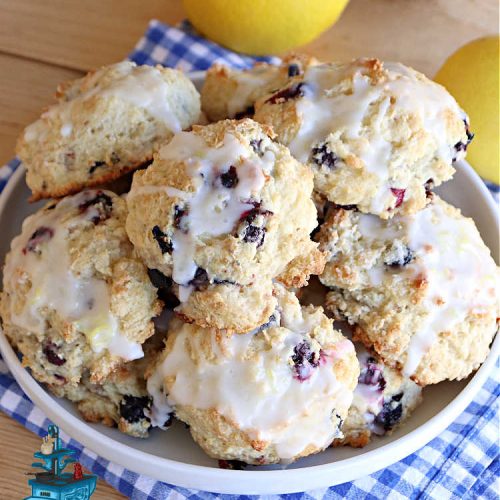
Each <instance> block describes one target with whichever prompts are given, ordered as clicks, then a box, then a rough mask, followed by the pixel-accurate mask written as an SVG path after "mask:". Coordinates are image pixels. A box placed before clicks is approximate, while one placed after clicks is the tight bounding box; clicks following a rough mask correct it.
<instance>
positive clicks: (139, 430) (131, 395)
mask: <svg viewBox="0 0 500 500" xmlns="http://www.w3.org/2000/svg"><path fill="white" fill-rule="evenodd" d="M163 337H164V335H158V334H157V335H155V336H154V337H151V338H150V339H148V340H147V341H146V342H145V343H144V344H143V349H144V353H145V355H144V357H143V358H140V359H138V360H135V361H130V362H128V363H124V364H122V365H120V366H119V367H118V368H117V369H116V370H115V371H113V372H112V373H110V374H109V375H107V376H106V377H105V378H104V379H103V380H101V381H100V382H93V381H92V380H91V376H90V373H89V371H87V370H84V371H83V372H82V375H81V377H80V380H79V382H78V384H71V383H65V379H64V376H63V375H60V374H59V373H58V371H59V370H58V368H57V366H60V367H62V366H63V365H62V364H60V361H57V360H58V359H59V360H60V359H61V358H60V355H58V354H57V351H56V350H55V349H54V351H53V352H52V353H50V346H47V344H42V343H40V342H39V341H38V340H37V338H36V337H34V336H24V337H22V338H20V339H19V342H18V349H19V351H20V352H21V353H25V354H24V355H23V364H24V365H25V366H28V367H30V369H31V374H32V375H33V377H34V378H35V379H36V380H38V381H39V382H43V383H44V384H45V386H46V387H47V388H48V389H49V390H50V391H51V392H52V393H53V394H55V395H56V396H58V397H65V398H67V399H69V400H70V401H73V402H74V403H76V406H77V408H78V411H79V412H80V413H81V415H82V416H83V418H84V419H85V420H86V421H87V422H92V423H102V424H104V425H107V426H109V427H118V429H119V430H120V431H121V432H123V433H125V434H129V435H131V436H134V437H141V438H145V437H147V436H148V431H149V429H150V428H151V420H150V418H149V410H150V407H151V398H150V396H149V395H148V392H147V390H146V380H145V378H144V374H145V370H146V368H147V366H148V365H149V364H150V363H151V361H152V359H154V357H155V356H156V355H157V349H161V345H162V342H161V340H162V338H163ZM47 355H48V356H49V358H50V360H51V361H52V362H54V361H56V366H54V367H52V368H53V369H51V370H47V368H46V366H47V360H46V358H47ZM61 373H64V370H61ZM166 423H167V424H168V423H169V422H166ZM164 426H165V425H164Z"/></svg>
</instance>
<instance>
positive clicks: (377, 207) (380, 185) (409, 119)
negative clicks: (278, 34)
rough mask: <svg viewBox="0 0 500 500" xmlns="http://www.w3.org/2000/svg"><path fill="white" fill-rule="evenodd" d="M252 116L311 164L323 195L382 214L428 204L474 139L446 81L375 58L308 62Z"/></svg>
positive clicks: (261, 102)
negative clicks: (432, 192) (434, 189)
mask: <svg viewBox="0 0 500 500" xmlns="http://www.w3.org/2000/svg"><path fill="white" fill-rule="evenodd" d="M255 119H256V120H257V121H259V122H261V123H264V124H267V125H271V126H272V127H273V129H274V131H275V132H276V134H277V137H278V140H279V141H280V142H281V143H282V144H285V145H286V146H288V147H289V148H290V152H291V153H292V155H293V156H294V157H295V158H297V159H298V160H299V161H301V162H309V164H310V165H311V166H312V168H313V171H314V175H315V189H316V190H317V191H318V192H319V193H320V194H321V195H323V196H325V197H326V198H328V200H330V201H331V202H334V203H336V204H338V205H348V206H351V205H355V206H356V207H357V209H358V210H360V211H362V212H365V213H372V214H376V215H378V216H379V217H382V218H384V219H387V218H390V217H392V216H394V215H395V214H396V213H401V214H411V213H414V212H416V211H418V210H420V209H422V208H423V207H424V206H425V205H426V203H427V201H428V198H427V192H428V191H429V190H430V189H431V188H432V187H433V186H437V185H439V184H441V183H442V182H444V181H446V180H448V179H450V178H451V176H452V175H453V172H454V168H453V167H452V162H453V161H455V160H457V159H460V158H463V157H464V155H465V151H466V149H467V145H468V143H469V141H470V140H471V139H472V134H471V133H470V131H469V128H468V127H469V125H468V121H467V117H466V115H465V114H464V112H463V111H462V110H461V109H460V108H459V106H458V105H457V103H456V101H455V100H454V99H453V97H452V96H451V95H450V94H449V93H448V92H447V91H446V90H445V89H444V88H443V87H441V86H440V85H438V84H437V83H434V82H432V81H430V80H428V79H427V78H426V77H425V76H424V75H422V74H421V73H418V72H417V71H415V70H413V69H411V68H408V67H406V66H404V65H402V64H399V63H382V62H381V61H379V60H377V59H357V60H354V61H352V62H349V63H344V64H338V63H332V64H320V65H315V66H311V67H309V68H308V69H307V70H306V71H305V73H304V74H303V75H298V76H296V77H295V78H293V79H291V80H290V81H289V82H287V83H286V85H285V86H283V87H282V88H281V89H279V90H278V91H277V92H275V93H273V94H271V95H266V96H264V97H262V98H261V99H260V100H259V101H258V102H257V103H256V113H255Z"/></svg>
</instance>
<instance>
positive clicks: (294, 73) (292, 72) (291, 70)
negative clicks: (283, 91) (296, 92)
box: [288, 64, 300, 78]
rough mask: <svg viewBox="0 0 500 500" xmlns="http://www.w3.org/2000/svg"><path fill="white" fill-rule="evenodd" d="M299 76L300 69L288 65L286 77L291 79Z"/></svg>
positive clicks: (294, 65)
mask: <svg viewBox="0 0 500 500" xmlns="http://www.w3.org/2000/svg"><path fill="white" fill-rule="evenodd" d="M298 75H300V67H299V65H298V64H290V65H289V66H288V76H289V77H290V78H291V77H293V76H298Z"/></svg>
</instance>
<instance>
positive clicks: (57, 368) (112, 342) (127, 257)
mask: <svg viewBox="0 0 500 500" xmlns="http://www.w3.org/2000/svg"><path fill="white" fill-rule="evenodd" d="M126 214H127V210H126V203H125V201H124V200H123V199H121V198H120V197H118V196H116V195H115V194H113V193H111V192H109V191H96V190H87V191H82V192H81V193H79V194H77V195H74V196H70V197H66V198H64V199H62V200H61V201H60V202H58V203H56V202H50V203H49V204H47V205H46V206H45V207H44V208H42V209H41V210H39V211H38V212H36V213H35V214H34V215H31V216H30V217H28V218H27V219H26V220H25V221H24V223H23V229H22V233H21V234H20V235H19V236H17V237H16V238H14V240H13V241H12V244H11V250H10V252H9V254H8V255H7V258H6V263H5V267H4V269H3V292H2V294H1V301H0V313H1V317H2V322H3V329H4V332H5V334H6V335H7V337H8V338H9V340H10V341H11V343H12V345H13V346H14V347H16V348H18V349H19V350H20V351H21V353H22V354H23V355H24V356H25V363H27V364H28V366H29V367H30V368H31V369H32V371H33V372H34V373H44V376H43V378H42V377H41V376H39V377H38V378H39V380H41V381H42V382H47V383H52V382H53V381H54V379H57V380H58V381H59V383H60V384H61V385H63V384H70V385H75V386H76V385H78V384H79V383H80V381H81V379H82V377H83V376H84V373H87V372H88V373H89V377H90V381H91V382H92V383H99V382H101V381H102V380H103V379H104V378H105V377H106V376H107V375H109V374H110V373H111V372H112V371H114V370H115V369H116V368H117V367H118V366H119V365H121V364H123V363H124V362H125V361H130V360H134V359H138V358H140V357H142V356H143V351H142V348H141V344H142V343H143V342H144V341H145V340H146V339H147V338H148V337H150V336H151V335H152V334H153V332H154V327H153V322H152V318H153V317H154V316H156V315H157V314H158V313H159V311H160V305H161V304H160V302H159V301H158V300H157V298H156V289H155V288H154V287H153V285H152V284H151V282H150V280H149V278H148V275H147V272H146V267H145V266H144V264H142V262H140V261H139V260H138V259H137V258H136V257H135V254H134V250H133V247H132V245H131V243H130V242H129V240H128V238H127V234H126V232H125V219H126ZM31 350H33V352H30V351H31Z"/></svg>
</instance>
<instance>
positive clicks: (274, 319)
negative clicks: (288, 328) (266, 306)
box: [254, 312, 280, 333]
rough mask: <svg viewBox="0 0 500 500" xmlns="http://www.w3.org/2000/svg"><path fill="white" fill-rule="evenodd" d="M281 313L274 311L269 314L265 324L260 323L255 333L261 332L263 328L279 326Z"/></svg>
mask: <svg viewBox="0 0 500 500" xmlns="http://www.w3.org/2000/svg"><path fill="white" fill-rule="evenodd" d="M279 324H280V322H279V313H277V312H274V313H273V314H271V316H269V319H268V320H267V321H266V322H265V323H264V324H263V325H260V326H259V327H258V328H256V329H255V330H254V333H258V332H261V331H262V330H266V329H267V328H271V327H272V326H279Z"/></svg>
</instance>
